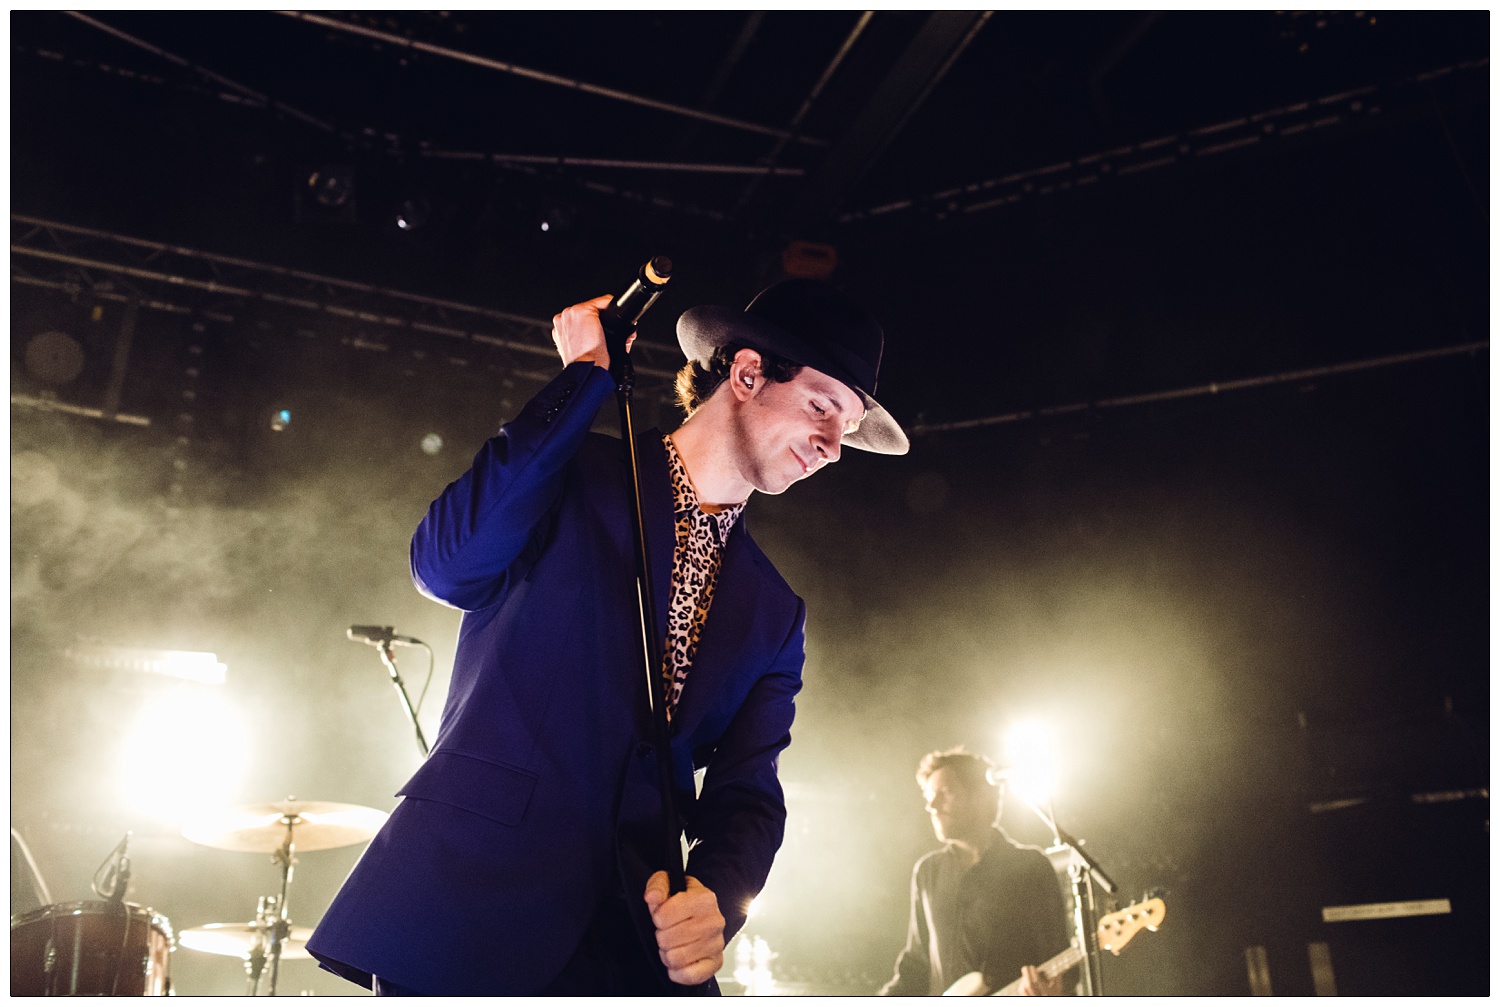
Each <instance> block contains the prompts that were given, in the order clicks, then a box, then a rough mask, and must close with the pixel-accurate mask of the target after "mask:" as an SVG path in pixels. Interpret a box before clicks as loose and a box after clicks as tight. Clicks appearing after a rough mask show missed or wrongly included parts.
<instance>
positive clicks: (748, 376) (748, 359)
mask: <svg viewBox="0 0 1500 1007" xmlns="http://www.w3.org/2000/svg"><path fill="white" fill-rule="evenodd" d="M760 365H761V358H760V354H759V353H758V352H757V351H755V350H752V349H750V348H749V347H745V348H743V349H741V350H740V351H739V352H738V353H736V354H735V355H734V363H732V364H730V365H729V389H730V391H731V392H733V393H734V397H735V398H736V399H738V400H739V401H741V402H746V401H749V399H750V398H751V397H753V396H754V395H755V393H756V392H757V391H759V390H760V385H761V383H762V382H763V381H765V377H764V376H763V375H762V374H761V369H760Z"/></svg>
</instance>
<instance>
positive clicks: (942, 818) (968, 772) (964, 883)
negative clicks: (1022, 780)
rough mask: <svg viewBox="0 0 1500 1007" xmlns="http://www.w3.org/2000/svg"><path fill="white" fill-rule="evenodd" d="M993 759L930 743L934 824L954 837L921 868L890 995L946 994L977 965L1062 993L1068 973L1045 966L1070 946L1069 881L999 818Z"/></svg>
mask: <svg viewBox="0 0 1500 1007" xmlns="http://www.w3.org/2000/svg"><path fill="white" fill-rule="evenodd" d="M993 768H994V767H993V766H992V765H991V764H990V761H989V760H988V759H986V758H984V757H983V756H980V755H973V754H971V753H969V752H965V751H964V750H963V749H961V748H958V749H952V750H950V751H946V752H930V753H928V754H927V755H926V756H924V757H923V759H922V762H921V764H920V765H919V766H918V767H917V786H919V787H921V788H922V797H923V798H924V799H925V801H926V803H927V812H928V814H929V815H931V816H932V830H933V832H935V833H937V838H938V840H939V841H940V842H942V843H944V844H946V845H944V847H943V848H942V849H941V850H934V851H933V852H932V853H929V854H927V855H926V856H924V857H922V859H920V860H918V861H917V865H916V868H915V869H914V870H913V871H912V877H911V920H910V922H909V924H908V926H907V933H906V947H905V948H904V949H902V951H901V955H900V957H898V958H897V959H896V974H895V975H894V976H892V977H891V981H890V982H888V983H886V984H885V987H884V988H883V989H882V990H881V991H880V992H881V994H882V995H898V996H927V995H933V994H939V993H942V992H943V991H944V990H946V989H948V988H949V987H950V986H952V985H953V983H954V982H955V981H956V980H958V979H959V978H960V977H962V976H964V975H967V974H968V973H970V972H979V973H981V974H982V975H983V977H984V987H985V988H986V989H987V990H989V991H994V990H998V989H1001V988H1003V987H1005V986H1007V985H1009V984H1010V983H1011V982H1014V981H1015V980H1016V979H1018V978H1019V979H1020V980H1021V983H1020V988H1019V992H1020V993H1021V994H1022V995H1023V996H1057V995H1060V994H1061V993H1062V977H1061V976H1056V977H1053V978H1050V979H1049V978H1047V977H1046V976H1043V975H1042V974H1041V973H1040V972H1038V971H1037V969H1036V965H1037V964H1038V963H1040V962H1043V961H1046V960H1047V959H1048V958H1050V957H1052V956H1053V955H1055V954H1057V953H1058V952H1060V951H1062V950H1064V949H1065V948H1067V946H1068V929H1067V913H1066V910H1065V909H1064V907H1063V898H1062V890H1061V888H1060V887H1059V886H1058V883H1057V876H1056V875H1055V874H1054V873H1053V871H1052V865H1051V864H1049V863H1048V862H1047V858H1046V857H1044V856H1043V855H1042V854H1041V853H1038V852H1037V851H1036V850H1035V849H1032V848H1030V847H1021V846H1016V845H1014V844H1012V842H1011V841H1010V838H1009V837H1008V836H1006V835H1005V834H1004V833H1003V832H1001V831H999V830H998V829H997V828H996V827H995V823H996V821H997V820H998V819H999V817H1000V788H999V787H997V786H996V785H995V784H993V783H991V782H990V776H989V772H990V770H991V769H993Z"/></svg>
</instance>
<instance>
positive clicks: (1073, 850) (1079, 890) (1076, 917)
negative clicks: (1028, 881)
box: [1017, 791, 1115, 997]
mask: <svg viewBox="0 0 1500 1007" xmlns="http://www.w3.org/2000/svg"><path fill="white" fill-rule="evenodd" d="M1017 796H1019V797H1020V798H1021V800H1022V801H1024V802H1026V806H1027V807H1028V808H1030V809H1031V810H1032V811H1033V812H1035V814H1036V816H1037V817H1038V818H1040V819H1041V820H1042V823H1043V824H1044V825H1046V826H1047V828H1049V829H1051V830H1052V846H1051V847H1050V848H1049V849H1048V850H1047V851H1046V853H1047V859H1048V860H1051V861H1052V862H1053V864H1056V863H1057V862H1058V860H1059V859H1060V858H1066V862H1067V865H1068V881H1069V884H1070V885H1071V887H1072V891H1073V929H1074V932H1075V934H1076V935H1077V938H1078V947H1079V948H1080V949H1082V951H1083V952H1084V956H1083V995H1084V996H1095V997H1102V996H1103V995H1104V977H1103V974H1102V973H1101V971H1100V968H1099V933H1098V918H1099V913H1098V905H1097V902H1096V900H1095V898H1094V884H1095V883H1096V882H1097V883H1098V885H1099V887H1100V888H1103V889H1104V890H1105V891H1106V892H1110V893H1113V892H1114V891H1115V883H1114V881H1113V880H1111V879H1110V876H1109V875H1108V874H1106V873H1104V868H1102V867H1100V866H1099V864H1098V862H1097V861H1096V860H1094V858H1093V857H1091V856H1089V855H1088V854H1087V853H1085V852H1084V851H1083V841H1082V840H1081V839H1074V838H1073V837H1072V836H1070V835H1068V834H1067V833H1066V832H1064V831H1063V830H1062V827H1061V826H1059V825H1058V824H1057V817H1056V815H1054V814H1052V812H1051V801H1050V800H1049V801H1048V810H1047V811H1043V810H1042V808H1041V806H1040V805H1038V804H1037V803H1036V802H1034V801H1032V800H1031V798H1029V797H1027V796H1026V795H1025V794H1022V793H1019V791H1018V792H1017Z"/></svg>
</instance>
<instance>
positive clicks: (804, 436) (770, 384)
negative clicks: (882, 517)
mask: <svg viewBox="0 0 1500 1007" xmlns="http://www.w3.org/2000/svg"><path fill="white" fill-rule="evenodd" d="M756 382H757V387H756V389H755V391H754V393H753V394H752V395H750V396H749V398H747V399H746V400H745V401H744V402H743V403H742V408H741V409H740V410H739V411H738V418H737V421H736V424H735V441H736V448H737V453H738V454H739V456H740V465H741V468H742V470H743V473H744V476H745V478H746V479H748V480H749V482H750V484H751V485H752V486H754V487H755V488H756V489H757V490H759V491H760V492H762V493H771V494H776V493H781V492H783V491H785V490H786V488H787V487H788V486H790V485H791V484H792V483H794V482H796V481H797V480H799V479H805V478H807V477H808V476H810V475H812V474H813V473H814V472H816V471H818V469H820V468H822V467H823V466H824V465H829V464H832V463H833V462H836V461H838V460H839V454H840V452H841V450H842V448H843V440H844V437H845V436H846V435H848V434H850V433H853V432H854V431H855V430H856V429H857V428H858V427H859V421H860V420H861V419H863V418H864V415H865V407H864V403H862V402H861V401H860V399H859V396H858V395H856V394H855V393H854V391H853V389H851V388H850V387H849V386H848V385H845V384H844V383H843V382H841V381H839V380H837V379H835V378H831V377H829V376H828V375H826V374H824V373H823V372H822V371H817V370H814V369H813V368H811V367H804V368H802V370H801V371H799V372H798V374H797V376H796V377H795V378H793V379H792V380H790V381H768V380H766V379H765V378H764V377H759V378H757V379H756Z"/></svg>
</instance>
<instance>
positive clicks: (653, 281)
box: [599, 255, 672, 339]
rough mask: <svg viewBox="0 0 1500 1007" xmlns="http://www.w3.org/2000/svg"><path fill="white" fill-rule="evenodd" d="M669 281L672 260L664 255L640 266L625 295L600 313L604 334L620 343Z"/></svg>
mask: <svg viewBox="0 0 1500 1007" xmlns="http://www.w3.org/2000/svg"><path fill="white" fill-rule="evenodd" d="M671 278H672V260H671V259H669V258H667V257H666V256H665V255H658V256H656V257H655V258H654V259H652V260H651V261H650V262H648V263H646V264H645V265H644V266H642V267H641V271H640V272H639V273H637V274H636V278H635V282H634V283H632V284H631V285H630V286H629V287H628V288H626V290H625V293H623V294H621V295H620V296H619V297H616V298H615V302H614V303H613V304H611V305H610V306H609V307H607V308H605V309H604V310H603V311H601V312H599V318H600V321H601V322H603V324H604V329H605V331H606V332H609V333H610V334H611V335H615V336H616V337H617V338H621V339H623V338H624V337H625V336H628V335H630V333H632V332H634V331H635V327H636V326H637V325H639V324H640V321H641V316H642V315H644V314H645V313H646V309H647V308H649V307H651V305H652V304H653V303H654V302H655V301H656V299H657V298H658V297H660V296H661V292H662V291H663V290H665V289H666V288H667V281H668V280H670V279H671Z"/></svg>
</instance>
